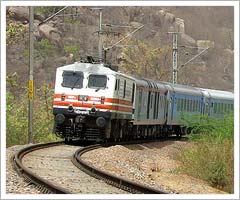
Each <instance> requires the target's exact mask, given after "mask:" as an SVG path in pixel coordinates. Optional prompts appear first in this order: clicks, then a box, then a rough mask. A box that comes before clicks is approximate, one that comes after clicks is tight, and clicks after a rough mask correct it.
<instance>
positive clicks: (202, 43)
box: [197, 40, 214, 53]
mask: <svg viewBox="0 0 240 200" xmlns="http://www.w3.org/2000/svg"><path fill="white" fill-rule="evenodd" d="M197 47H198V52H199V53H200V52H201V51H202V50H203V48H214V41H211V40H197Z"/></svg>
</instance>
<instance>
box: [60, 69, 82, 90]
mask: <svg viewBox="0 0 240 200" xmlns="http://www.w3.org/2000/svg"><path fill="white" fill-rule="evenodd" d="M62 76H63V82H62V86H63V87H68V88H72V89H73V88H78V89H80V88H82V87H83V78H84V76H83V72H79V71H78V72H74V71H64V72H63V74H62Z"/></svg>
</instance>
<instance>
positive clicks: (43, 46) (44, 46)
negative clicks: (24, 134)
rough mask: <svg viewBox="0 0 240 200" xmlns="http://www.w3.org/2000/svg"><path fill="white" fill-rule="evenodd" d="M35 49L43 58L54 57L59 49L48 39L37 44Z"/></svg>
mask: <svg viewBox="0 0 240 200" xmlns="http://www.w3.org/2000/svg"><path fill="white" fill-rule="evenodd" d="M35 48H36V49H37V53H38V55H40V56H41V57H49V56H52V55H53V54H54V53H55V52H56V51H57V48H56V47H55V46H54V45H53V44H51V43H50V41H49V40H48V39H42V40H41V41H40V42H37V43H36V45H35Z"/></svg>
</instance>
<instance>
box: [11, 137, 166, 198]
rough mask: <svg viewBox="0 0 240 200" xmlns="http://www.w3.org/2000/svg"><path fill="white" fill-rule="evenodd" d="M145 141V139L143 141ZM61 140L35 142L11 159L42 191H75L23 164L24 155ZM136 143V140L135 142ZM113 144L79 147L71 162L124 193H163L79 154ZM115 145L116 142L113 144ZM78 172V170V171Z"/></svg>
mask: <svg viewBox="0 0 240 200" xmlns="http://www.w3.org/2000/svg"><path fill="white" fill-rule="evenodd" d="M144 142H146V141H144ZM63 144H64V143H63V142H55V143H46V144H37V145H32V146H28V147H26V148H23V149H21V150H20V151H19V152H17V153H16V154H15V155H14V156H13V157H12V161H13V163H14V166H15V169H16V171H17V172H19V174H20V175H22V176H23V177H24V178H25V179H26V181H27V182H29V183H34V184H35V185H36V187H37V188H38V189H39V190H41V191H42V192H43V193H53V194H72V193H76V192H73V191H71V190H70V189H68V188H66V187H65V186H59V185H55V184H54V183H53V182H51V181H49V180H47V179H45V178H42V177H41V176H39V175H37V174H36V173H34V172H33V171H32V170H31V169H29V168H28V167H26V166H24V163H23V158H24V156H25V155H27V154H29V153H31V152H33V151H36V150H40V149H44V148H50V147H57V146H59V145H63ZM124 144H129V143H126V142H125V143H123V142H122V143H118V145H124ZM135 144H136V142H135ZM111 145H113V144H108V145H91V146H88V147H84V148H79V149H78V150H77V151H76V152H75V153H74V155H73V156H72V162H73V163H74V165H75V166H76V167H78V168H80V169H81V170H82V171H84V172H85V173H87V174H89V175H91V176H93V177H95V178H98V179H100V180H102V181H104V182H106V183H107V184H110V185H112V186H114V187H117V188H119V189H121V191H122V192H120V193H125V192H124V191H123V190H125V191H127V192H130V193H146V194H165V193H166V192H165V191H161V190H157V189H154V188H151V187H148V186H146V185H142V184H139V183H135V182H133V181H130V180H127V179H124V178H121V177H117V176H115V175H112V174H109V173H108V172H105V171H102V170H99V169H97V168H95V167H93V166H91V165H89V164H88V163H86V162H85V161H84V160H82V159H81V155H83V154H84V153H86V152H89V151H91V150H94V149H97V148H101V147H109V146H111ZM114 145H116V143H115V144H114ZM79 172H80V171H79Z"/></svg>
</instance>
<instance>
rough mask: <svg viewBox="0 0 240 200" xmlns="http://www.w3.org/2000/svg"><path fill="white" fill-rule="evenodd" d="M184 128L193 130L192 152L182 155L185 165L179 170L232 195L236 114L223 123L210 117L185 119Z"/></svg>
mask: <svg viewBox="0 0 240 200" xmlns="http://www.w3.org/2000/svg"><path fill="white" fill-rule="evenodd" d="M185 125H187V126H188V127H191V129H192V131H191V134H190V135H189V138H190V141H192V142H193V148H192V149H190V150H185V151H183V152H182V154H181V155H180V160H181V161H182V163H183V165H182V168H181V169H180V170H182V171H183V172H185V173H187V174H189V175H192V176H194V177H197V178H200V179H203V180H205V181H207V182H208V183H210V185H211V186H214V187H217V188H219V189H222V190H224V191H227V192H229V193H233V186H234V182H233V181H234V171H233V169H234V159H233V144H234V141H233V133H234V120H233V113H231V114H226V115H225V117H224V118H223V119H213V118H210V117H207V116H201V117H200V120H199V118H198V119H196V118H193V117H192V120H190V118H189V117H185Z"/></svg>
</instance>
